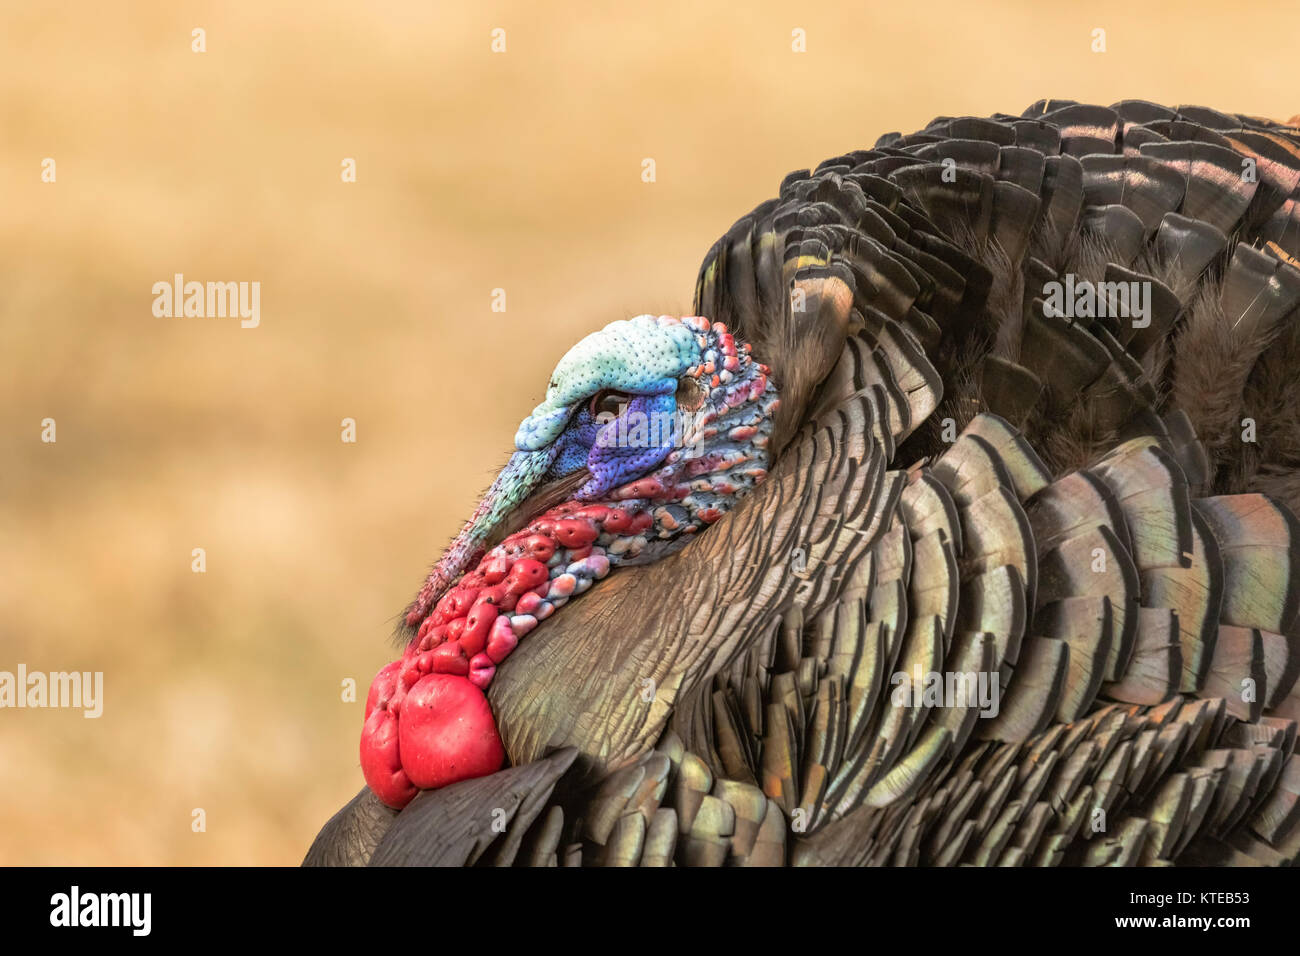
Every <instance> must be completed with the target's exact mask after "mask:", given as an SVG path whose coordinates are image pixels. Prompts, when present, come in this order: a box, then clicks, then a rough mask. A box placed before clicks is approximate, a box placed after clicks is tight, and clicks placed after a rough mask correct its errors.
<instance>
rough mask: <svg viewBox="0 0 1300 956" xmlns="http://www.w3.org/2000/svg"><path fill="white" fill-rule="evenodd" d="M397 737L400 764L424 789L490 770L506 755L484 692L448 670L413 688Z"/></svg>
mask: <svg viewBox="0 0 1300 956" xmlns="http://www.w3.org/2000/svg"><path fill="white" fill-rule="evenodd" d="M398 741H399V745H400V752H401V759H402V769H404V770H405V771H406V775H407V776H408V777H409V778H410V782H411V783H413V784H414V785H415V786H417V787H420V788H422V789H429V788H432V787H445V786H446V785H447V784H449V783H455V782H456V781H458V780H468V779H470V778H471V777H483V776H486V775H487V774H490V773H494V772H496V771H497V770H498V769H500V767H501V763H502V761H504V760H505V757H506V751H505V748H504V747H502V746H501V737H500V735H498V734H497V725H496V721H494V720H493V719H492V709H491V708H490V707H489V706H488V702H487V697H486V696H485V695H484V694H483V691H482V690H480V689H479V688H477V687H475V686H474V685H473V684H472V683H471V682H470V681H468V680H466V679H465V678H464V677H457V676H454V675H452V674H430V675H428V676H427V677H425V678H424V679H423V680H421V681H420V682H419V683H418V684H416V685H415V686H414V687H412V688H411V690H410V693H408V694H407V695H406V700H405V701H403V703H402V712H401V720H400V722H399V727H398ZM375 792H376V794H378V795H379V797H380V799H383V794H379V792H378V791H375ZM385 802H387V801H385Z"/></svg>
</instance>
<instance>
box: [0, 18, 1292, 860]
mask: <svg viewBox="0 0 1300 956" xmlns="http://www.w3.org/2000/svg"><path fill="white" fill-rule="evenodd" d="M1201 6H1202V7H1203V8H1204V9H1203V10H1198V9H1197V8H1196V5H1194V4H1188V3H1160V4H1154V3H1152V4H1140V5H1139V4H1133V3H1126V2H1125V3H1112V2H1105V3H1075V4H1069V5H1068V7H1069V9H1058V8H1055V7H1049V6H1047V5H1043V4H1040V3H1033V2H1024V3H1015V2H1010V0H1003V2H997V3H981V4H973V3H969V2H966V0H957V2H937V0H936V2H927V3H904V2H894V3H874V2H872V3H865V2H858V3H851V4H837V3H823V4H817V5H816V6H815V8H812V9H800V8H799V6H798V5H794V4H790V3H785V2H746V3H744V4H743V5H742V4H736V3H728V4H719V5H718V7H717V9H715V10H709V9H707V8H706V5H704V4H702V3H699V2H692V0H656V2H654V3H648V4H631V3H628V4H613V3H609V4H593V3H586V4H582V5H581V8H580V10H575V11H571V12H562V11H561V10H560V9H559V8H558V6H555V5H552V4H539V3H526V2H518V3H486V4H476V3H472V4H460V5H453V4H443V3H433V2H411V3H387V4H384V3H379V4H372V3H364V4H363V3H352V2H347V3H342V2H334V0H330V2H317V3H313V4H295V5H287V4H285V5H281V4H272V3H266V2H262V0H223V2H212V3H185V4H176V3H172V2H138V0H137V2H132V3H130V4H99V3H83V4H67V5H64V4H57V3H42V4H30V3H20V2H18V0H5V2H4V4H3V10H2V12H0V63H3V66H0V84H2V85H0V135H3V138H4V141H3V144H2V145H0V184H2V193H0V195H2V196H3V199H2V200H0V670H9V671H13V670H15V669H16V667H17V665H18V663H20V662H22V663H25V664H26V665H27V666H28V668H29V669H32V670H46V671H48V670H72V669H76V670H102V671H104V673H105V684H106V687H105V702H104V714H103V716H102V717H101V718H100V719H98V720H87V719H84V718H83V717H82V716H81V713H80V712H79V711H54V710H44V711H38V710H0V863H42V864H44V863H87V864H108V863H125V864H151V863H159V864H202V863H250V864H252V863H258V864H261V863H276V864H289V863H296V862H298V860H299V859H300V858H301V856H302V854H303V852H304V851H305V850H306V848H307V846H308V844H309V842H310V840H311V838H312V836H313V835H314V834H315V832H316V830H317V829H318V827H319V826H320V825H321V823H323V822H324V821H325V819H326V818H327V817H328V816H329V815H330V814H331V813H333V812H334V810H335V809H337V808H338V806H340V805H341V804H342V803H343V802H345V801H346V800H347V799H349V798H350V797H351V796H352V794H353V793H355V792H356V790H357V789H358V788H359V787H360V785H361V774H360V771H359V769H358V765H357V755H356V748H357V736H358V732H359V728H360V725H361V711H362V706H363V705H362V704H361V703H359V702H358V703H345V702H343V701H342V700H341V689H340V688H341V682H342V681H343V680H344V679H345V678H349V677H350V678H354V679H355V680H356V681H357V684H358V697H359V698H360V699H361V700H364V694H365V690H366V688H367V687H368V685H369V680H370V678H371V676H373V674H374V672H375V670H376V669H377V668H378V667H379V666H380V665H381V664H383V663H384V662H385V661H386V660H388V659H389V656H390V653H391V647H390V644H389V642H388V637H389V633H390V629H391V623H392V620H393V618H394V616H395V615H396V613H397V612H398V611H399V610H400V609H401V608H402V607H403V605H404V604H405V603H406V602H407V601H408V600H409V598H410V597H411V595H412V594H413V593H414V590H415V588H416V587H417V585H418V583H419V581H420V579H421V578H422V576H423V573H424V570H425V568H426V567H427V565H428V564H429V563H430V562H431V561H432V560H433V559H434V558H435V557H436V556H437V553H438V551H439V550H440V548H441V547H442V546H443V545H444V544H445V542H446V540H447V539H448V537H449V536H450V535H451V534H452V533H453V532H454V531H455V530H456V529H457V528H458V526H459V523H460V521H461V520H463V518H464V517H465V516H466V515H467V514H468V512H469V511H470V510H471V509H472V507H473V504H474V501H475V496H476V495H477V494H478V492H479V491H480V490H481V489H482V488H483V487H484V486H485V485H486V483H487V482H488V481H489V480H490V477H491V472H492V469H493V468H494V467H495V466H497V465H499V464H500V463H501V462H502V461H503V460H504V457H505V455H506V453H507V452H508V450H509V446H510V441H511V439H512V436H513V434H514V429H515V426H516V425H517V423H518V421H519V419H520V418H521V417H522V416H523V415H524V414H526V413H527V412H528V411H529V410H530V409H531V407H532V405H533V404H534V403H535V402H536V401H537V400H538V399H539V398H540V396H541V393H542V391H543V389H544V385H545V382H546V378H547V374H548V372H549V370H550V368H551V367H552V365H553V363H554V362H555V360H556V359H557V358H558V357H559V356H560V355H561V354H562V353H563V352H564V351H565V350H566V349H567V348H568V347H569V346H570V345H571V344H572V343H573V342H575V341H576V340H577V339H578V338H579V337H580V336H582V335H583V334H585V333H586V332H588V331H591V330H593V329H595V328H597V327H599V326H601V325H603V324H605V323H606V322H608V321H610V320H612V319H616V318H622V317H625V316H627V315H630V314H636V313H639V312H672V313H682V312H683V311H685V310H688V309H689V307H690V300H691V292H692V288H693V283H694V278H695V270H696V268H697V266H698V264H699V261H700V258H701V257H702V255H703V253H704V252H705V250H706V249H707V248H708V246H709V245H710V243H711V242H712V241H713V240H714V239H715V238H716V237H717V236H718V235H719V234H720V233H721V232H723V231H724V230H725V229H726V228H727V227H728V226H729V225H730V224H731V222H732V221H733V220H734V219H736V218H737V217H738V216H739V215H741V214H743V213H744V212H746V211H748V210H749V209H750V208H751V207H752V206H754V205H755V204H757V203H758V202H759V201H761V200H763V199H765V198H767V196H769V195H770V194H772V193H773V192H774V191H775V189H776V187H777V185H778V184H779V182H780V180H781V177H782V176H783V175H784V174H785V173H786V172H787V171H789V170H791V169H795V168H800V167H805V166H809V165H813V164H816V163H817V162H819V161H820V160H822V159H824V158H826V157H827V156H831V155H834V154H837V153H840V152H843V151H845V150H848V149H852V148H856V147H865V146H869V145H871V143H872V142H874V140H875V138H876V137H877V135H879V134H880V133H882V132H886V131H890V130H902V131H908V130H911V129H914V128H917V127H919V126H921V125H923V124H924V123H926V122H927V121H928V120H929V119H930V118H931V117H932V116H934V115H937V114H949V115H961V114H966V113H977V114H986V113H989V112H994V111H999V110H1001V111H1007V112H1019V111H1020V110H1022V109H1023V108H1025V107H1026V106H1028V105H1029V104H1030V103H1031V102H1033V101H1034V100H1036V99H1038V98H1039V97H1042V96H1055V97H1064V98H1075V99H1082V100H1090V101H1097V102H1102V103H1108V102H1112V101H1114V100H1116V99H1120V98H1124V97H1144V98H1148V99H1154V100H1157V101H1164V102H1167V103H1170V104H1171V105H1172V104H1175V103H1186V102H1196V103H1204V104H1206V105H1212V106H1215V107H1219V108H1224V109H1234V110H1240V111H1245V112H1252V113H1256V114H1263V115H1270V116H1274V117H1277V118H1283V117H1288V116H1291V115H1293V114H1295V113H1297V112H1300V89H1297V87H1296V83H1295V80H1296V72H1295V55H1294V51H1293V47H1294V42H1295V38H1296V37H1297V35H1300V9H1297V8H1294V7H1293V8H1292V9H1291V11H1290V12H1284V11H1283V10H1282V8H1281V7H1280V6H1278V5H1275V6H1273V7H1271V8H1260V9H1258V10H1253V11H1250V10H1247V9H1245V8H1242V7H1222V6H1221V5H1218V6H1217V7H1212V6H1211V5H1210V4H1206V3H1203V4H1201ZM196 27H202V28H203V29H204V30H206V45H207V52H206V53H202V54H198V53H194V52H192V51H191V43H192V38H191V31H192V30H193V29H194V28H196ZM494 27H502V28H504V29H505V30H506V44H507V52H506V53H504V54H493V53H492V52H491V51H490V36H489V33H490V31H491V30H492V28H494ZM1095 27H1101V28H1104V29H1105V30H1106V31H1107V32H1106V40H1107V52H1105V53H1103V54H1095V53H1093V52H1091V49H1090V45H1091V43H1092V37H1091V31H1092V30H1093V28H1095ZM795 28H801V29H803V30H805V31H806V35H807V52H806V53H802V54H796V53H794V52H792V50H791V31H792V30H794V29H795ZM46 157H51V158H53V159H54V160H55V161H56V164H57V166H56V169H57V181H56V182H55V183H52V184H50V183H42V182H41V178H40V174H41V162H42V160H43V159H44V158H46ZM345 157H352V158H355V160H356V163H357V180H358V181H357V182H356V183H355V184H344V183H343V182H341V179H340V170H341V165H340V164H341V162H342V160H343V159H344V158H345ZM645 157H652V158H654V159H655V160H656V163H657V182H655V183H654V184H645V183H643V182H641V178H640V173H641V160H642V159H643V158H645ZM176 272H182V273H184V274H185V276H186V277H187V279H194V280H198V281H208V280H223V281H224V280H235V281H241V280H242V281H259V282H260V283H261V325H260V327H259V328H257V329H241V328H240V327H239V322H238V319H199V318H189V319H186V318H177V319H163V318H155V317H154V315H153V314H152V311H151V306H152V302H153V293H152V291H151V289H152V285H153V283H154V282H157V281H169V280H170V278H171V276H172V275H173V274H174V273H176ZM497 287H501V288H504V289H505V290H506V292H507V306H508V311H507V312H506V313H504V314H499V313H493V312H492V311H491V310H490V308H489V306H490V301H491V298H490V297H491V290H492V289H494V288H497ZM46 417H52V418H54V419H55V420H56V421H57V429H58V432H57V436H58V441H57V443H56V444H52V445H51V444H45V443H42V441H41V440H40V433H41V425H40V423H41V420H42V419H44V418H46ZM345 417H351V418H354V419H356V422H357V429H358V441H357V443H356V444H344V443H343V442H342V441H341V440H340V421H341V420H342V419H343V418H345ZM196 547H202V548H204V549H206V552H207V572H206V573H204V574H195V573H193V572H192V571H191V550H192V549H193V548H196ZM195 808H202V809H203V810H204V811H205V813H206V824H207V828H206V832H201V833H195V832H193V831H192V828H191V820H192V816H191V814H192V812H193V810H194V809H195Z"/></svg>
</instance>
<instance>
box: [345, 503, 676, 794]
mask: <svg viewBox="0 0 1300 956" xmlns="http://www.w3.org/2000/svg"><path fill="white" fill-rule="evenodd" d="M647 487H648V486H647ZM653 523H654V519H653V518H652V516H651V515H650V513H649V512H647V511H636V510H630V509H624V508H617V507H609V506H608V505H593V504H584V503H582V502H576V501H570V502H565V503H564V504H561V505H559V506H557V507H555V508H552V509H551V510H550V511H548V512H546V513H545V514H544V515H541V516H539V517H538V518H537V519H535V520H534V521H532V522H530V523H529V525H528V526H527V527H526V528H524V529H522V530H520V531H518V532H516V533H514V534H512V535H510V536H508V537H507V538H506V539H505V540H504V541H502V542H501V544H500V545H498V546H497V547H496V548H494V549H493V550H492V552H491V553H490V554H487V555H484V556H483V557H482V559H481V560H480V562H479V564H478V566H477V567H476V568H473V569H471V570H470V571H468V572H466V573H465V574H464V575H463V576H462V577H461V579H460V581H459V582H457V583H456V584H454V585H452V586H451V587H449V588H448V589H447V590H446V592H445V593H443V594H441V595H439V596H438V600H437V602H436V603H435V604H433V606H432V610H431V611H430V612H429V613H427V614H426V615H425V616H423V617H420V616H418V615H417V616H415V617H413V618H408V620H407V623H408V624H409V625H410V626H411V627H416V628H417V630H416V634H415V637H414V638H412V640H411V642H410V644H408V645H407V648H406V651H405V653H404V654H403V655H402V657H401V659H399V660H396V661H393V662H392V663H391V664H388V665H386V666H385V667H384V668H382V669H381V670H380V671H379V673H378V674H376V675H375V679H374V681H373V683H372V684H371V686H370V693H369V694H368V695H367V698H366V717H365V725H364V727H363V728H362V731H361V770H362V772H363V773H364V774H365V778H366V783H367V784H369V786H370V789H371V790H373V791H374V792H375V795H376V796H378V797H379V799H380V800H382V801H383V802H384V803H386V804H387V805H388V806H390V807H395V808H398V809H400V808H402V807H404V806H406V804H407V803H409V802H410V801H411V800H412V799H413V798H414V797H415V795H416V793H417V792H419V789H428V788H434V787H444V786H447V785H448V784H451V783H455V782H457V781H459V780H468V779H470V778H472V777H481V776H484V775H486V774H490V773H493V772H495V771H496V770H497V769H498V768H500V766H501V764H502V762H503V761H504V760H505V748H504V747H503V746H502V744H501V737H500V735H499V734H498V732H497V728H496V723H495V721H494V720H493V717H492V711H491V708H490V707H489V706H488V702H487V697H486V695H485V694H484V691H485V690H486V689H487V687H488V685H489V684H491V682H492V678H493V677H494V676H495V674H496V669H497V666H498V665H499V664H500V663H501V662H502V661H504V660H505V659H506V657H508V656H509V654H510V652H511V651H513V650H514V649H515V647H516V646H517V645H518V643H519V641H520V639H521V638H522V637H523V636H524V635H526V634H527V633H528V632H529V631H531V630H532V629H533V628H534V627H536V626H537V622H538V621H540V620H544V619H545V618H546V617H547V616H549V615H550V614H551V612H552V611H554V610H555V607H557V606H558V604H557V603H555V602H560V603H562V601H563V599H565V598H567V597H569V596H570V595H572V594H573V593H575V591H576V585H577V579H576V578H575V577H574V575H573V574H570V573H568V572H567V571H564V572H561V573H559V574H557V575H556V577H555V578H554V579H552V578H551V572H550V569H549V568H548V566H547V562H549V561H550V560H551V559H552V558H553V557H554V556H555V554H556V552H557V551H559V550H560V549H562V548H563V549H567V554H566V560H568V561H570V562H572V561H578V560H586V559H588V558H589V556H590V555H591V553H592V547H593V545H594V544H595V542H596V540H597V539H598V538H599V537H600V535H601V534H602V532H605V531H608V532H610V533H612V534H616V535H623V534H628V533H632V534H639V533H641V532H643V531H646V530H648V529H649V528H650V527H651V526H652V525H653ZM605 569H606V570H608V563H607V562H606V563H605ZM602 573H603V572H602ZM421 595H422V596H421V600H422V601H426V599H427V600H431V599H432V597H433V596H434V595H433V594H428V595H425V594H424V593H423V592H421ZM422 606H423V607H426V608H427V607H428V606H429V605H428V603H427V602H426V603H424V604H423V605H422Z"/></svg>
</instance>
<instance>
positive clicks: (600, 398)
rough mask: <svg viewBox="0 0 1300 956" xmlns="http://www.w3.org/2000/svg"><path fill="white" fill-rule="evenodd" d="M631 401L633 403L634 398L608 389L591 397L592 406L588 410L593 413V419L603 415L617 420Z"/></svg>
mask: <svg viewBox="0 0 1300 956" xmlns="http://www.w3.org/2000/svg"><path fill="white" fill-rule="evenodd" d="M630 401H632V396H630V395H624V394H623V393H622V392H616V391H614V390H613V389H612V388H606V389H602V390H601V391H599V392H597V393H596V394H595V395H593V396H592V397H591V405H590V406H588V408H589V410H590V411H591V417H592V418H599V417H600V416H601V415H607V416H609V417H610V418H617V417H618V413H619V412H620V411H621V410H622V409H623V406H625V405H627V403H628V402H630Z"/></svg>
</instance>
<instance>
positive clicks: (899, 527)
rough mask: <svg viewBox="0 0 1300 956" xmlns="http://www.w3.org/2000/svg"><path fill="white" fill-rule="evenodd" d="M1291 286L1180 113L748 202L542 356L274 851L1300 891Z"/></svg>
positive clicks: (1291, 150) (951, 125)
mask: <svg viewBox="0 0 1300 956" xmlns="http://www.w3.org/2000/svg"><path fill="white" fill-rule="evenodd" d="M1298 260H1300V129H1297V128H1294V127H1291V126H1287V125H1284V124H1280V123H1275V122H1271V121H1268V120H1263V119H1257V118H1253V117H1247V116H1237V115H1230V114H1225V113H1220V112H1217V111H1215V110H1212V109H1205V108H1201V107H1190V106H1184V107H1178V108H1177V109H1171V108H1166V107H1162V106H1158V105H1156V104H1153V103H1148V102H1144V101H1137V100H1130V101H1124V102H1120V103H1116V104H1114V105H1112V106H1109V107H1103V106H1094V105H1087V104H1082V103H1076V102H1072V101H1062V100H1044V101H1040V102H1038V103H1035V104H1034V105H1033V106H1031V107H1030V108H1029V109H1028V110H1027V111H1026V112H1025V113H1024V114H1022V115H1020V116H1013V115H1008V114H996V115H993V116H991V117H987V118H977V117H940V118H938V119H935V120H934V121H933V122H931V123H930V124H929V125H928V126H927V127H925V128H924V129H923V130H921V131H919V132H916V133H912V134H910V135H898V134H888V135H885V136H883V137H881V138H880V139H879V140H878V141H877V142H876V144H875V146H874V147H872V148H870V149H862V150H856V151H854V152H850V153H846V154H844V155H842V156H836V157H834V158H831V159H828V160H826V161H825V162H823V163H821V164H820V165H819V166H817V167H816V168H815V169H813V170H811V171H809V170H801V171H798V172H794V173H791V174H790V175H788V176H786V178H785V180H784V181H783V182H782V183H781V186H780V191H779V195H778V197H777V198H775V199H770V200H768V201H766V202H764V203H762V204H761V205H759V206H758V207H757V208H756V209H755V210H754V211H753V212H751V213H750V214H749V215H747V216H745V217H744V218H742V219H740V220H739V221H738V222H737V223H736V224H735V225H734V226H732V228H731V229H730V230H728V232H727V233H726V235H724V236H723V237H722V238H721V239H720V240H719V241H718V242H717V243H716V244H715V245H714V246H713V248H712V249H710V250H709V252H708V254H707V255H706V256H705V259H704V262H703V265H702V267H701V269H700V273H699V278H698V282H697V285H696V294H695V302H694V315H693V316H690V317H686V318H680V319H679V318H672V317H667V316H658V317H656V316H638V317H636V318H632V319H628V320H620V321H616V322H613V323H612V324H610V325H608V326H606V327H605V328H604V329H603V330H600V331H597V332H594V333H593V334H592V335H590V336H588V337H587V338H585V339H583V340H582V341H581V342H580V343H578V344H577V345H576V346H575V347H574V348H573V349H572V350H571V351H570V352H568V353H567V354H566V355H565V356H564V358H563V359H562V360H561V361H560V363H559V365H558V366H557V368H556V370H555V373H554V374H553V376H552V378H551V379H550V381H549V383H548V384H547V386H546V391H545V398H544V400H543V401H542V402H541V404H539V405H538V406H537V408H536V409H535V410H534V411H533V412H532V414H531V415H529V416H528V417H527V418H526V419H524V421H523V423H522V424H521V425H520V428H519V432H518V434H517V435H516V438H515V451H514V453H513V454H512V456H511V458H510V460H509V462H508V463H507V464H506V466H505V467H504V469H503V470H502V471H501V473H500V475H499V476H498V477H497V478H496V480H495V481H494V482H493V484H492V486H491V488H490V489H489V490H488V492H487V493H486V495H485V497H484V499H483V502H482V504H481V505H480V506H479V507H478V509H477V511H476V512H475V513H474V515H473V517H472V518H471V519H470V521H469V523H468V524H467V525H466V526H465V529H464V530H463V531H462V532H461V533H460V534H459V535H458V536H457V538H456V539H455V540H454V541H453V542H452V544H451V545H450V546H449V548H448V549H447V551H446V552H445V553H444V555H443V556H442V558H441V559H440V561H439V562H438V564H437V565H436V566H435V567H434V569H433V571H432V572H431V574H430V575H429V577H428V579H427V581H426V582H425V584H424V586H423V588H422V589H421V590H420V592H419V594H418V596H417V597H416V598H415V600H414V601H413V602H412V604H411V605H410V607H408V608H407V610H406V612H405V613H404V615H403V616H402V625H401V635H400V637H401V639H402V641H403V642H404V644H405V650H404V652H403V654H402V657H401V658H400V659H399V660H397V661H394V662H393V663H392V664H390V665H389V666H387V667H385V668H384V669H383V670H381V671H380V673H379V675H378V676H377V677H376V679H375V682H374V684H373V686H372V688H371V691H370V696H369V699H368V701H367V705H366V720H365V726H364V729H363V732H362V742H361V766H362V770H363V773H364V775H365V778H366V781H367V784H368V785H367V786H366V787H365V788H364V789H363V790H362V791H361V792H360V793H359V794H358V795H357V796H356V797H355V798H354V799H353V800H352V801H351V802H350V803H349V804H347V805H346V806H345V807H344V808H343V809H341V810H340V811H339V812H338V813H337V814H336V815H335V816H334V817H333V818H332V819H331V820H330V821H329V822H328V823H326V825H325V826H324V828H323V829H322V830H321V832H320V834H319V836H318V837H317V838H316V841H315V843H314V844H313V845H312V847H311V849H310V850H309V851H308V854H307V857H306V860H305V861H304V862H305V863H306V864H310V865H323V864H324V865H328V864H371V865H429V864H438V865H516V866H519V865H533V866H537V865H540V866H554V865H560V866H570V865H619V866H633V865H641V866H666V865H692V866H696V865H698V866H723V865H727V866H737V865H739V866H745V865H764V866H772V865H876V864H892V865H925V866H930V865H935V866H947V865H961V864H965V865H1034V866H1054V865H1068V866H1074V865H1107V864H1110V865H1169V864H1173V863H1179V864H1200V865H1276V864H1286V863H1292V862H1294V861H1295V860H1296V858H1297V855H1300V758H1297V757H1296V756H1295V755H1294V753H1293V752H1294V749H1295V742H1296V722H1297V721H1298V720H1300V688H1298V687H1297V676H1300V574H1298V573H1297V567H1298V564H1300V525H1298V524H1297V521H1296V517H1295V515H1296V514H1297V513H1300V385H1297V384H1296V381H1295V370H1296V369H1297V368H1300V261H1298ZM539 384H540V383H539Z"/></svg>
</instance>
